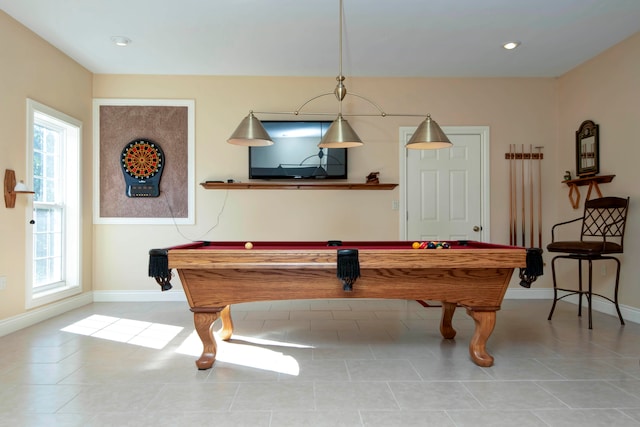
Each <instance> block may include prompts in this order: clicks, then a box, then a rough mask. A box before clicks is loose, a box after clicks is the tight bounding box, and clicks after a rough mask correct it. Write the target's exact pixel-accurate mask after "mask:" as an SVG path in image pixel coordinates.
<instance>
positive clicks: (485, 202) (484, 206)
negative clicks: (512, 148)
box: [399, 126, 491, 242]
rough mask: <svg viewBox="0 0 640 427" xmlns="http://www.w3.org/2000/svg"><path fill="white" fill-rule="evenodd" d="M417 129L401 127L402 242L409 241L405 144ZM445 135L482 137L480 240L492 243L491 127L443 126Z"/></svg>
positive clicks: (406, 153) (406, 154)
mask: <svg viewBox="0 0 640 427" xmlns="http://www.w3.org/2000/svg"><path fill="white" fill-rule="evenodd" d="M416 128H417V127H411V126H402V127H400V138H399V142H400V143H399V150H400V153H399V159H400V165H399V170H400V189H399V193H400V206H399V210H400V211H399V215H400V218H399V223H400V240H407V239H408V236H407V229H408V227H407V216H408V212H407V197H408V195H407V174H408V172H409V171H408V170H407V157H408V155H409V153H408V151H409V150H408V149H407V148H406V146H405V144H406V143H407V141H409V138H411V135H413V132H415V130H416ZM442 130H443V131H444V133H445V134H451V135H453V134H463V135H480V157H481V158H480V180H481V182H480V192H481V193H480V224H481V226H482V230H481V231H480V235H479V239H480V241H482V242H490V241H491V209H490V206H491V200H490V199H491V198H490V187H491V176H490V175H491V168H490V161H489V157H490V156H489V154H490V152H491V151H490V138H489V134H490V133H489V126H442Z"/></svg>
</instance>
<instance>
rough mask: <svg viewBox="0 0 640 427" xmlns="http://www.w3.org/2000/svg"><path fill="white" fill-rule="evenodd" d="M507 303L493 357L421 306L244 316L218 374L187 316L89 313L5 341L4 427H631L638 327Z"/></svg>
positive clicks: (122, 310)
mask: <svg viewBox="0 0 640 427" xmlns="http://www.w3.org/2000/svg"><path fill="white" fill-rule="evenodd" d="M550 304H551V303H550V301H537V300H534V301H529V300H508V301H505V303H504V305H503V308H502V310H501V311H500V312H498V320H497V325H496V328H495V330H494V333H493V335H492V336H491V338H490V340H489V343H488V349H489V351H490V352H491V354H492V355H493V356H494V357H495V365H494V366H493V367H491V368H480V367H477V366H476V365H474V364H473V363H472V362H471V361H470V359H469V356H468V343H469V339H470V337H471V335H472V332H473V321H472V320H471V319H470V318H469V317H468V316H467V315H466V313H465V311H464V310H463V309H459V310H458V311H457V312H456V315H455V317H454V327H455V328H456V329H457V331H458V335H457V337H456V338H455V340H444V339H442V338H441V336H440V333H439V329H438V327H439V318H440V308H438V307H431V308H425V307H422V306H421V305H420V304H418V303H416V302H415V301H397V300H318V301H276V302H270V303H252V304H240V305H237V306H234V307H233V308H232V313H233V318H234V323H235V334H234V337H233V339H232V340H231V341H230V342H228V343H227V342H222V343H220V344H219V354H218V360H217V362H216V364H215V366H214V368H213V369H210V370H206V371H198V370H197V369H196V367H195V364H194V361H195V360H196V359H197V356H199V353H200V351H201V344H200V341H199V339H198V338H197V335H195V333H194V329H193V323H192V315H191V313H190V312H189V310H188V308H187V305H186V303H95V304H90V305H88V306H85V307H82V308H80V309H77V310H73V311H72V312H69V313H67V314H64V315H62V316H59V317H56V318H54V319H51V320H49V321H46V322H43V323H41V324H38V325H35V326H33V327H30V328H26V329H24V330H22V331H19V332H16V333H13V334H10V335H7V336H5V337H1V338H0V425H2V426H12V427H13V426H186V425H203V426H252V427H253V426H271V427H276V426H296V427H299V426H304V427H313V426H332V427H333V426H385V427H389V426H403V427H404V426H563V427H565V426H574V425H575V426H607V427H610V426H614V425H615V426H631V425H634V426H635V425H640V359H639V358H640V325H638V324H634V323H630V322H628V324H627V325H626V326H624V327H621V326H620V324H619V323H618V320H617V318H614V317H611V316H608V315H604V314H601V313H595V314H594V329H593V330H592V331H590V330H588V329H587V322H586V315H585V316H584V317H583V318H579V317H577V315H576V306H574V305H571V304H569V303H564V302H561V303H559V306H558V308H557V310H556V314H555V315H554V318H553V320H552V321H551V322H549V321H547V319H546V318H547V313H548V310H549V308H550Z"/></svg>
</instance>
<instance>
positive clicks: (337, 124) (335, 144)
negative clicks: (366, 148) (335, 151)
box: [318, 114, 364, 148]
mask: <svg viewBox="0 0 640 427" xmlns="http://www.w3.org/2000/svg"><path fill="white" fill-rule="evenodd" d="M362 145H364V144H363V143H362V140H361V139H360V137H359V136H358V134H357V133H356V131H354V130H353V128H352V127H351V125H350V124H349V122H347V121H346V120H345V119H344V118H343V117H342V114H338V118H337V119H335V120H334V121H333V123H331V126H329V129H328V130H327V133H325V134H324V136H323V137H322V140H321V141H320V143H319V144H318V147H320V148H351V147H360V146H362Z"/></svg>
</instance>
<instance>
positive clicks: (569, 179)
mask: <svg viewBox="0 0 640 427" xmlns="http://www.w3.org/2000/svg"><path fill="white" fill-rule="evenodd" d="M564 180H565V181H571V172H570V171H565V172H564Z"/></svg>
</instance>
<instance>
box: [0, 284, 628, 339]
mask: <svg viewBox="0 0 640 427" xmlns="http://www.w3.org/2000/svg"><path fill="white" fill-rule="evenodd" d="M509 299H514V300H515V299H531V300H533V299H536V300H538V299H544V300H549V308H551V300H552V299H553V289H551V288H544V289H517V288H509V289H507V293H506V294H505V300H509ZM186 301H187V298H186V296H185V294H184V291H182V290H171V291H167V292H158V291H94V292H86V293H84V294H81V295H78V296H74V297H71V298H67V299H65V300H63V301H59V302H57V303H53V304H49V305H47V306H44V307H41V308H37V309H34V310H30V311H28V312H26V313H23V314H19V315H17V316H13V317H9V318H7V319H4V320H1V321H0V337H1V336H4V335H7V334H10V333H12V332H15V331H18V330H20V329H23V328H26V327H28V326H32V325H35V324H36V323H39V322H43V321H45V320H47V319H50V318H52V317H55V316H58V315H60V314H64V313H66V312H67V311H70V310H73V309H76V308H79V307H82V306H84V305H87V304H91V303H92V302H185V303H186ZM563 301H567V302H569V303H572V304H576V305H577V304H578V297H577V296H576V295H572V296H570V297H567V298H565V299H564V300H563ZM584 303H585V301H583V304H584ZM593 310H594V311H598V312H601V313H606V314H610V315H612V316H616V317H617V313H616V309H615V307H614V305H613V304H611V303H610V302H608V301H604V300H601V299H599V298H594V299H593ZM620 311H621V312H622V317H623V318H624V319H625V321H629V322H633V323H640V309H638V308H635V307H630V306H626V305H623V304H620ZM542 314H543V315H544V316H546V315H547V313H542Z"/></svg>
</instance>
